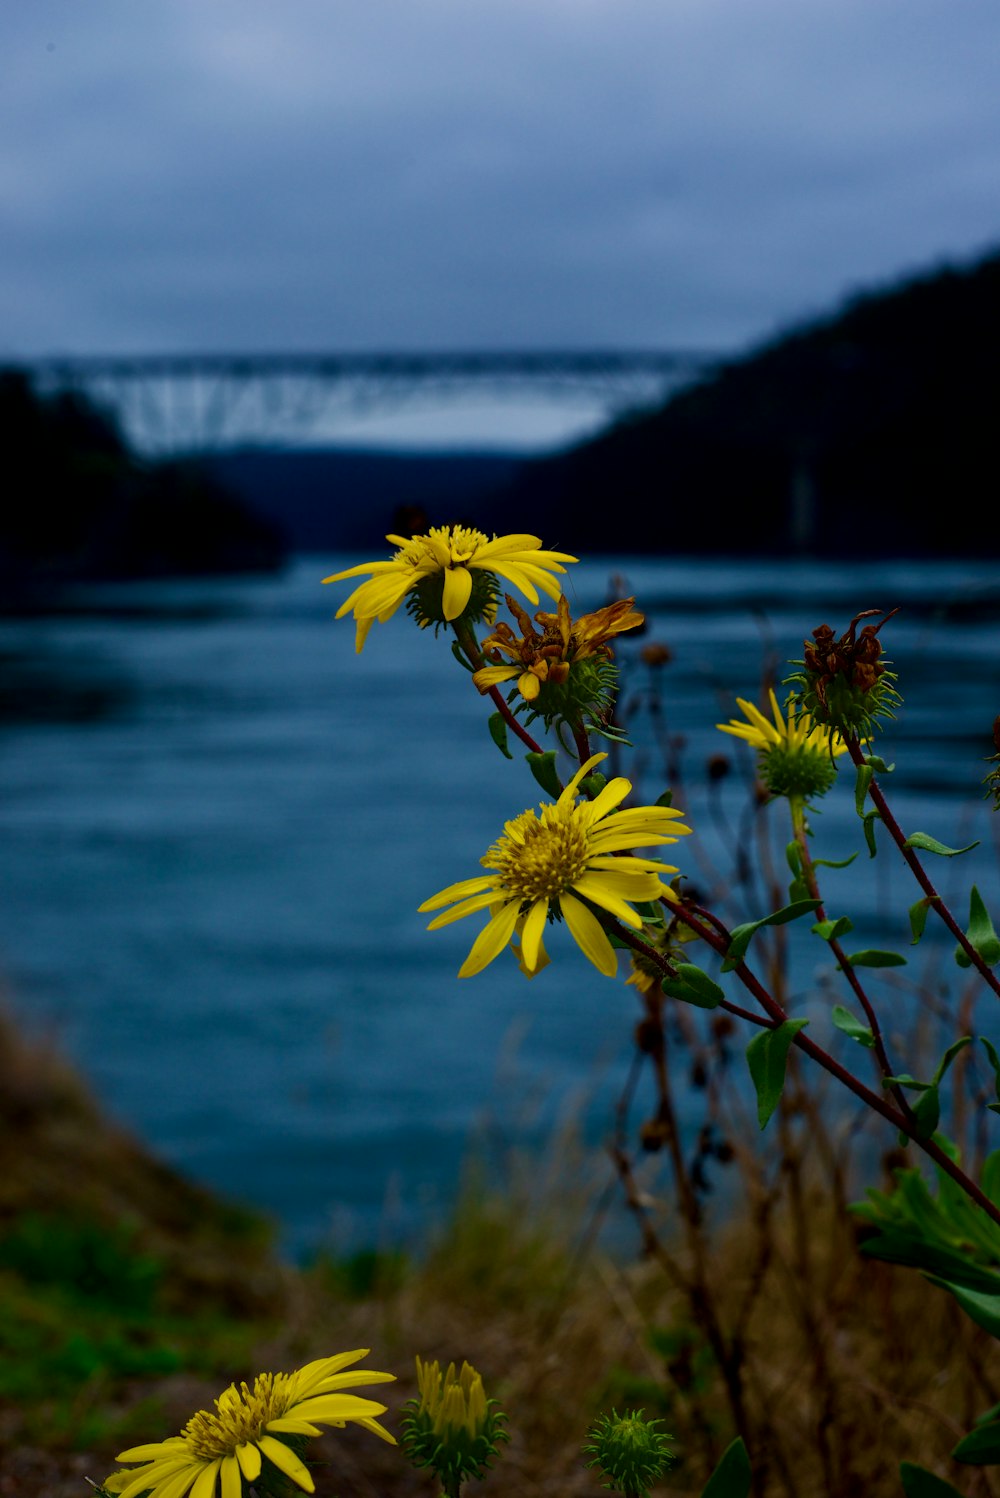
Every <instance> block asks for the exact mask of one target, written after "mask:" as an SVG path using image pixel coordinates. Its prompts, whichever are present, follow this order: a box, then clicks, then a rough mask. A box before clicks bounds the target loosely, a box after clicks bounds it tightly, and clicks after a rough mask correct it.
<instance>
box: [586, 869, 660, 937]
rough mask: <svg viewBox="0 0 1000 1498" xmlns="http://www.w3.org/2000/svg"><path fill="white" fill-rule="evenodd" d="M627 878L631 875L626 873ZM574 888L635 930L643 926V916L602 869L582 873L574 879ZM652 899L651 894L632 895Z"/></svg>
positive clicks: (634, 897)
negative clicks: (626, 901) (590, 872)
mask: <svg viewBox="0 0 1000 1498" xmlns="http://www.w3.org/2000/svg"><path fill="white" fill-rule="evenodd" d="M624 877H625V878H626V879H628V878H630V877H631V876H629V875H625V876H624ZM573 888H574V889H575V890H576V891H577V893H578V894H581V895H585V896H586V898H587V899H588V900H590V901H591V902H592V903H593V904H594V905H600V907H601V909H602V910H606V911H608V912H609V914H611V915H613V916H616V917H617V918H618V920H620V921H623V922H624V924H625V925H626V926H632V927H634V928H635V930H637V931H638V930H639V929H640V928H641V927H642V917H641V916H638V915H636V913H635V911H634V910H633V909H632V907H631V905H627V904H626V903H625V901H624V900H623V899H622V895H621V893H620V887H619V888H615V887H614V885H613V884H612V881H611V876H610V875H608V874H604V873H602V872H600V871H598V872H597V873H594V874H581V875H580V877H579V879H574V880H573ZM641 898H645V899H650V898H653V897H652V896H651V895H643V896H640V895H638V894H634V895H632V899H635V900H638V899H641Z"/></svg>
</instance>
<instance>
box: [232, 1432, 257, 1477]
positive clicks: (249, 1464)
mask: <svg viewBox="0 0 1000 1498" xmlns="http://www.w3.org/2000/svg"><path fill="white" fill-rule="evenodd" d="M236 1460H237V1461H238V1462H239V1464H240V1471H241V1472H242V1473H243V1476H244V1477H245V1478H246V1479H247V1481H248V1482H255V1481H256V1479H257V1478H258V1477H259V1476H260V1452H259V1451H258V1449H257V1447H256V1446H254V1445H252V1444H251V1443H250V1442H249V1441H248V1442H247V1443H246V1445H244V1446H237V1448H236Z"/></svg>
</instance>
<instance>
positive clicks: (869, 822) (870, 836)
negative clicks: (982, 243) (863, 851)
mask: <svg viewBox="0 0 1000 1498" xmlns="http://www.w3.org/2000/svg"><path fill="white" fill-rule="evenodd" d="M877 819H879V814H878V812H877V811H866V812H865V814H864V816H863V817H862V818H861V825H862V826H863V827H864V829H865V842H866V843H867V844H868V855H869V857H870V858H874V857H875V854H876V853H877V852H878V848H877V847H876V845H875V822H876V820H877Z"/></svg>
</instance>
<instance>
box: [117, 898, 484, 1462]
mask: <svg viewBox="0 0 1000 1498" xmlns="http://www.w3.org/2000/svg"><path fill="white" fill-rule="evenodd" d="M496 883H497V877H496V875H495V874H478V875H477V876H476V878H475V879H460V880H459V881H458V883H457V884H449V885H448V888H447V889H442V890H440V891H439V892H438V893H437V894H436V895H431V897H430V899H429V900H425V901H424V903H423V904H422V905H418V906H417V914H418V915H426V914H427V912H428V911H429V910H440V909H441V907H442V905H451V904H452V903H453V902H454V901H455V900H467V899H468V898H469V896H470V895H478V894H479V893H480V891H481V890H484V889H493V888H494V887H495V886H496ZM296 1387H298V1385H296ZM122 1459H123V1458H122Z"/></svg>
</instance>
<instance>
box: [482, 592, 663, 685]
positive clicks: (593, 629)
mask: <svg viewBox="0 0 1000 1498" xmlns="http://www.w3.org/2000/svg"><path fill="white" fill-rule="evenodd" d="M634 603H635V599H634V598H620V599H618V600H617V602H615V603H609V604H608V605H607V606H606V607H605V608H603V609H597V610H595V612H594V613H592V614H581V615H580V618H579V619H576V620H573V619H571V618H570V612H569V603H568V602H567V600H566V598H565V596H563V597H562V598H560V599H559V605H558V610H559V611H558V613H555V614H549V613H545V612H541V611H540V612H539V613H537V614H536V615H535V621H536V623H538V624H540V625H541V631H539V630H537V629H535V627H534V625H533V624H532V622H531V620H530V619H529V617H528V615H527V613H526V612H525V611H524V609H522V608H521V607H520V606H519V605H518V604H517V603H516V602H515V601H514V599H513V598H511V596H510V594H509V593H508V594H507V606H508V608H509V609H510V611H511V613H512V614H513V615H514V618H515V619H516V620H517V622H518V624H519V625H520V626H521V635H520V637H518V636H517V635H515V633H514V631H513V630H512V629H511V627H510V625H509V624H498V625H497V626H496V628H495V629H494V631H493V633H492V634H491V635H488V636H487V638H486V639H485V640H484V641H483V645H482V650H483V655H484V656H488V657H490V658H491V659H492V660H493V661H494V662H495V664H493V665H490V666H483V667H482V668H481V669H480V670H478V671H477V672H476V673H475V675H474V676H473V678H472V679H473V681H474V682H475V684H476V686H477V687H478V688H479V690H480V692H484V693H485V692H488V691H489V689H490V687H495V686H498V685H499V683H500V682H502V681H513V679H514V677H515V676H516V677H517V689H518V691H519V692H520V694H521V696H522V697H523V698H524V699H525V701H526V702H534V700H535V699H536V697H537V696H538V694H539V692H540V691H541V688H542V684H543V683H545V682H548V683H551V684H552V685H553V686H562V684H563V683H564V682H565V681H567V680H568V678H569V676H570V672H571V669H572V667H573V666H574V665H576V664H577V662H578V661H583V660H586V659H588V658H589V657H592V656H597V657H599V658H600V659H602V660H605V661H609V660H611V656H612V652H611V647H610V646H609V644H608V641H609V640H610V639H611V638H612V637H613V636H614V635H620V634H623V633H624V632H625V631H626V630H629V629H636V628H637V627H638V626H639V625H640V624H642V622H643V615H642V614H640V613H637V612H636V611H635V610H634V609H633V607H632V605H633V604H634ZM504 655H506V656H507V657H508V658H509V659H510V661H511V662H512V664H510V665H506V664H504V663H502V662H501V656H504Z"/></svg>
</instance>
